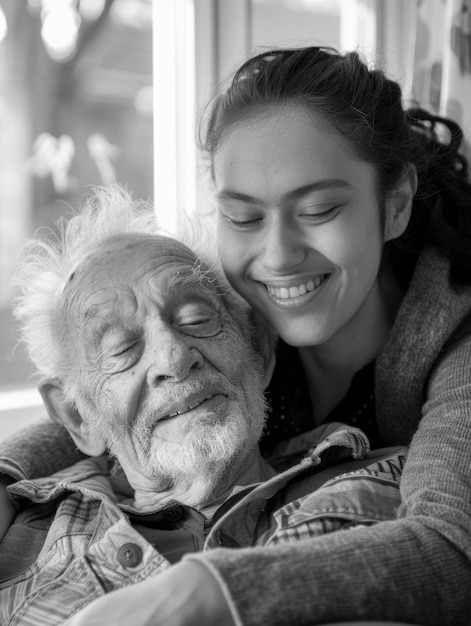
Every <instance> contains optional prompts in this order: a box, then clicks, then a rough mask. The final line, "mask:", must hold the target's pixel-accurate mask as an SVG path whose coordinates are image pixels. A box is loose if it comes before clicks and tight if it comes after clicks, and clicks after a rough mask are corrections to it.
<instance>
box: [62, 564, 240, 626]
mask: <svg viewBox="0 0 471 626" xmlns="http://www.w3.org/2000/svg"><path fill="white" fill-rule="evenodd" d="M129 624H132V626H203V625H204V626H234V625H235V622H234V620H233V618H232V615H231V612H230V610H229V607H228V605H227V603H226V601H225V599H224V595H223V593H222V591H221V589H220V587H219V584H218V583H217V581H216V579H215V578H214V576H213V575H212V574H211V572H210V571H209V569H207V568H206V567H205V566H204V565H202V564H201V563H198V562H195V561H184V562H181V563H178V564H177V565H173V566H172V567H170V568H169V569H168V570H167V571H166V572H163V573H162V574H159V575H158V576H156V577H155V578H150V579H148V580H146V581H144V582H141V583H136V584H135V585H130V586H129V587H124V588H123V589H119V590H118V591H112V592H111V593H108V594H106V595H105V596H103V597H101V598H98V599H97V600H94V601H93V602H91V603H90V604H89V605H88V606H87V607H86V608H85V609H83V610H82V611H80V612H79V613H77V614H76V615H75V616H74V617H72V618H71V619H70V620H68V621H67V622H66V626H129Z"/></svg>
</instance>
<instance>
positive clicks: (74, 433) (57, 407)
mask: <svg viewBox="0 0 471 626" xmlns="http://www.w3.org/2000/svg"><path fill="white" fill-rule="evenodd" d="M38 389H39V393H40V394H41V397H42V399H43V402H44V406H45V407H46V411H47V412H48V414H49V417H50V418H51V419H52V420H54V421H55V422H57V423H58V424H62V426H65V428H66V429H67V430H68V432H69V434H70V436H71V437H72V439H73V440H74V442H75V445H76V446H77V448H78V449H79V450H81V451H82V452H83V453H84V454H87V455H88V456H101V455H102V454H104V453H105V452H106V445H105V444H104V442H103V441H102V440H101V438H100V437H99V436H98V434H97V433H96V432H95V429H94V428H91V426H90V424H89V423H88V422H86V421H85V420H84V419H83V418H82V416H81V415H80V413H79V411H78V410H77V408H76V407H75V405H74V404H72V403H71V402H70V401H69V400H67V399H66V397H65V396H64V393H63V391H62V389H61V387H60V385H59V384H58V383H57V381H53V380H45V381H42V382H41V383H40V385H39V388H38Z"/></svg>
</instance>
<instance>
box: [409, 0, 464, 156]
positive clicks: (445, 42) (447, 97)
mask: <svg viewBox="0 0 471 626" xmlns="http://www.w3.org/2000/svg"><path fill="white" fill-rule="evenodd" d="M412 94H413V98H414V99H415V100H416V101H417V102H418V103H420V104H421V105H423V106H424V107H426V108H428V109H431V110H432V111H433V112H435V113H436V114H438V115H444V116H446V117H450V118H451V119H453V120H454V121H456V122H457V123H458V124H459V125H460V126H461V128H462V129H463V132H464V133H465V137H466V139H467V141H466V146H465V148H464V151H465V153H466V155H467V156H468V158H470V157H471V142H470V139H471V0H419V2H418V3H417V19H416V41H415V58H414V71H413V87H412Z"/></svg>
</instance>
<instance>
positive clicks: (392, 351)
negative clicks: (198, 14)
mask: <svg viewBox="0 0 471 626" xmlns="http://www.w3.org/2000/svg"><path fill="white" fill-rule="evenodd" d="M461 141H462V134H461V131H460V129H459V128H458V127H457V126H456V125H455V124H453V123H452V122H450V121H449V120H445V119H442V118H438V117H433V116H430V115H428V114H426V113H425V112H424V111H422V110H419V109H416V110H411V111H405V110H404V109H403V106H402V101H401V91H400V88H399V86H398V85H397V84H396V83H394V82H392V81H390V80H388V79H387V78H386V77H385V76H384V74H383V73H382V72H380V71H377V70H369V69H368V68H367V67H366V66H365V65H364V64H363V63H362V61H361V60H360V59H359V57H358V55H357V54H354V53H352V54H345V55H341V54H338V53H337V52H335V51H334V50H331V49H324V48H317V47H311V48H305V49H296V50H275V51H271V52H269V53H264V54H261V55H258V56H256V57H254V58H252V59H250V60H249V61H247V62H246V63H245V64H244V65H243V66H242V67H241V68H240V69H239V70H238V71H237V73H236V74H235V76H234V78H233V80H232V82H231V84H230V86H229V87H228V89H227V91H226V92H225V93H224V94H222V95H221V96H219V97H218V98H217V100H216V101H215V102H214V104H213V107H212V110H211V113H210V116H209V121H208V125H207V132H206V135H205V137H204V140H203V148H204V150H206V151H207V153H208V155H209V157H210V162H211V171H212V176H213V181H214V187H215V195H216V198H217V201H218V248H219V256H220V259H221V262H222V265H223V268H224V271H225V273H226V275H227V277H228V279H229V281H230V282H231V284H232V285H233V287H234V288H235V289H236V290H237V291H238V292H239V293H240V294H241V295H242V296H244V297H245V298H246V299H247V300H248V302H249V303H250V304H251V305H252V307H253V309H254V311H255V312H256V314H257V316H258V317H260V318H261V319H263V320H264V321H265V323H268V324H269V325H270V326H271V327H272V328H273V329H274V330H275V331H276V333H277V335H278V336H279V338H280V339H279V342H278V345H277V354H276V368H275V371H274V374H273V377H272V381H271V384H270V388H269V399H270V402H271V405H272V412H271V414H270V418H269V423H268V427H267V432H266V434H265V437H264V440H263V441H262V445H263V446H264V447H266V448H268V447H271V446H272V445H273V444H275V443H276V442H277V441H279V440H280V439H283V438H286V437H289V436H290V435H293V434H296V433H298V432H301V431H304V430H307V429H309V428H312V427H313V426H314V425H317V424H320V423H323V422H325V421H328V420H337V421H343V422H346V423H349V424H354V425H357V426H359V427H360V428H362V429H363V430H365V432H366V433H367V434H368V435H369V437H370V440H371V441H372V445H373V446H375V447H379V446H385V445H395V444H410V453H409V458H408V461H407V463H406V467H405V469H404V473H403V477H402V482H401V491H402V498H403V504H402V507H401V509H400V510H399V512H398V518H397V520H396V521H394V522H388V523H381V524H377V525H375V526H372V527H364V528H361V529H355V530H354V531H346V532H343V533H334V534H332V535H328V536H325V537H323V538H321V539H316V538H313V539H308V540H303V541H300V542H299V543H297V544H289V545H288V544H287V545H276V546H270V547H266V548H260V549H259V548H254V549H243V550H231V549H228V548H221V549H218V550H214V551H211V552H208V553H205V554H195V555H190V556H188V557H186V558H185V559H184V560H183V561H182V562H181V563H179V564H177V565H176V566H174V567H172V568H171V570H169V572H168V573H166V574H164V575H163V576H162V577H159V579H158V581H157V580H156V581H146V582H145V583H142V585H141V586H139V585H137V586H136V588H132V589H127V590H124V591H123V592H115V593H113V594H109V595H107V596H105V598H104V599H103V601H99V603H98V605H97V606H92V605H91V606H90V607H89V610H90V611H91V613H87V619H91V616H93V617H96V616H98V617H99V618H101V620H102V621H101V622H100V623H102V624H106V623H108V621H107V619H108V620H110V619H111V618H110V617H109V615H110V613H109V609H110V607H111V606H112V605H113V606H115V607H116V606H119V607H120V612H121V615H122V616H123V617H122V619H123V621H122V623H123V624H124V623H128V620H131V619H132V620H133V623H139V622H136V614H137V613H136V611H137V609H138V607H139V606H140V605H142V603H143V602H146V603H152V605H153V606H154V607H155V616H156V619H157V617H158V618H159V621H158V623H159V624H184V625H193V624H195V625H196V624H200V623H204V624H205V625H206V626H207V625H212V624H214V625H216V624H217V625H218V626H221V625H222V624H247V625H248V624H257V625H260V624H262V625H265V624H266V625H270V626H275V625H276V624H279V625H286V626H291V625H293V624H296V625H301V624H321V623H323V622H333V621H335V620H337V621H340V620H348V619H350V620H361V619H373V618H374V619H382V620H395V621H398V620H399V621H408V622H411V623H416V624H427V625H428V624H430V625H432V624H441V625H446V624H453V625H454V626H456V625H458V624H466V623H468V619H469V617H468V616H469V615H470V614H471V594H470V593H469V590H470V589H471V560H470V559H471V367H470V365H469V364H470V363H471V243H470V242H471V217H470V216H471V186H470V184H469V182H468V180H467V164H466V161H465V159H464V158H463V157H462V156H461V155H460V154H459V152H458V150H459V148H460V144H461ZM43 428H46V427H43ZM45 436H47V437H50V436H52V434H51V432H50V429H48V430H47V433H46V435H45ZM43 441H44V439H42V438H41V437H40V434H39V435H38V437H37V442H39V443H36V444H34V446H33V444H30V445H29V447H28V448H27V451H28V453H27V454H25V446H24V445H18V444H15V442H14V441H11V440H10V442H9V443H8V444H7V445H6V446H5V445H4V446H3V452H4V453H3V455H2V459H3V461H2V464H1V466H0V469H1V470H2V471H3V472H4V473H6V474H9V475H11V476H12V477H15V478H17V477H20V476H22V475H23V474H25V473H27V474H29V475H31V474H32V473H34V472H37V469H34V468H33V467H32V466H29V467H27V466H25V465H24V463H25V462H26V461H25V459H26V458H30V457H35V458H36V461H37V459H38V457H40V458H41V459H42V457H45V460H46V461H47V460H48V459H49V458H50V457H49V456H46V455H45V453H44V452H43V451H41V447H42V446H43ZM61 445H62V444H61ZM50 447H51V444H50V443H49V444H48V450H50ZM50 454H51V453H50V452H49V453H48V455H50ZM51 458H52V460H53V463H51V464H50V465H47V471H51V470H52V469H55V466H57V464H58V463H60V464H64V463H65V462H67V463H69V462H70V457H68V458H67V459H64V458H63V455H61V454H57V453H56V454H54V455H52V457H51ZM42 469H43V472H44V464H43V465H42ZM296 530H299V529H293V532H296ZM120 594H121V595H120ZM94 611H95V612H94ZM164 615H165V616H170V617H165V618H164V617H163V616H164ZM166 620H167V621H166ZM76 623H77V624H78V623H82V622H76ZM83 623H84V624H85V623H91V622H86V621H83ZM97 623H98V622H97ZM109 623H111V622H109ZM113 623H114V624H115V623H116V622H113Z"/></svg>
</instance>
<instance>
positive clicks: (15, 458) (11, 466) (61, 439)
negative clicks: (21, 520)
mask: <svg viewBox="0 0 471 626" xmlns="http://www.w3.org/2000/svg"><path fill="white" fill-rule="evenodd" d="M83 458H84V455H83V454H82V453H81V452H80V451H79V450H78V449H77V447H76V446H75V444H74V442H73V441H72V439H71V438H70V436H69V434H68V432H67V431H66V429H65V428H63V427H62V426H60V425H58V424H55V423H54V422H52V421H51V420H50V419H49V418H47V417H44V418H41V419H39V420H37V421H36V422H33V423H32V424H31V425H29V426H26V427H25V428H22V429H21V430H18V431H17V432H16V433H14V434H13V435H11V436H10V437H7V438H6V439H3V440H2V441H0V474H6V475H7V476H10V477H11V478H13V479H14V480H22V479H23V478H38V477H39V476H49V474H53V473H54V472H57V471H58V470H60V469H63V468H64V467H68V466H69V465H72V464H73V463H76V462H77V461H79V460H80V459H83Z"/></svg>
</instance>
